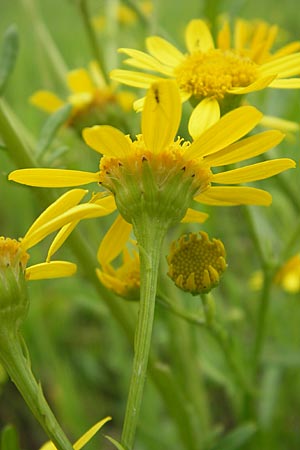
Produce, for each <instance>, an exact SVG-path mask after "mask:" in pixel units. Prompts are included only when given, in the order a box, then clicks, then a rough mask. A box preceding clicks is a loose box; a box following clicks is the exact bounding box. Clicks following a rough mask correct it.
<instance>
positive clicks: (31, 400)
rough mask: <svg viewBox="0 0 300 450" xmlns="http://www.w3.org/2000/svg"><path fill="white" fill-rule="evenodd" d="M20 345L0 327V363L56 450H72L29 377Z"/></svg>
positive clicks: (17, 338)
mask: <svg viewBox="0 0 300 450" xmlns="http://www.w3.org/2000/svg"><path fill="white" fill-rule="evenodd" d="M22 345H23V347H24V345H25V344H24V343H23V342H22ZM22 345H21V343H20V337H19V336H18V334H17V332H12V331H11V330H6V329H5V324H1V333H0V361H1V362H2V364H3V366H4V367H5V369H6V370H7V373H8V374H9V376H10V378H11V380H12V381H13V382H14V384H15V385H16V387H17V388H18V390H19V391H20V393H21V394H22V397H23V398H24V400H25V402H26V403H27V405H28V407H29V408H30V410H31V411H32V413H33V415H34V416H35V418H36V419H37V420H38V422H39V423H40V424H41V426H42V427H43V428H44V430H45V432H46V433H47V435H48V437H49V438H50V440H51V441H52V442H53V443H54V444H55V446H56V448H57V450H73V447H72V445H71V443H70V442H69V440H68V439H67V437H66V435H65V434H64V432H63V430H62V429H61V427H60V425H59V424H58V422H57V420H56V418H55V417H54V414H53V412H52V411H51V409H50V407H49V405H48V403H47V401H46V399H45V397H44V394H43V391H42V388H41V385H40V384H39V383H38V382H37V381H36V379H35V378H34V376H33V373H32V371H31V368H30V363H29V361H28V358H26V356H25V355H24V352H23V349H22Z"/></svg>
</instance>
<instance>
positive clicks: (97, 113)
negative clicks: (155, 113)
mask: <svg viewBox="0 0 300 450" xmlns="http://www.w3.org/2000/svg"><path fill="white" fill-rule="evenodd" d="M66 82H67V86H68V88H69V95H68V96H67V97H66V99H65V100H62V99H61V98H60V97H58V96H57V95H56V94H54V93H53V92H50V91H46V90H39V91H37V92H35V93H34V94H33V95H32V96H31V97H30V102H31V103H32V104H33V105H35V106H37V107H38V108H40V109H42V110H43V111H45V112H47V113H50V114H51V113H54V112H56V111H57V110H58V109H60V108H61V107H62V106H64V105H66V104H70V105H71V106H72V111H71V116H70V119H69V125H72V124H76V123H77V122H78V121H80V120H81V119H82V118H83V119H84V118H85V117H86V116H88V117H89V118H90V119H92V118H93V117H94V121H96V123H97V122H98V123H99V121H100V120H102V121H103V122H105V121H106V120H107V111H108V108H109V107H110V106H114V105H118V106H120V107H121V109H122V110H124V111H129V110H130V109H131V108H132V103H133V101H134V99H135V96H134V95H133V94H132V93H131V92H128V91H123V92H117V91H116V86H114V85H113V84H110V85H107V83H106V82H105V80H104V77H103V75H102V72H101V70H100V68H99V65H98V64H97V63H96V62H95V61H93V62H91V63H90V65H89V70H86V69H84V68H79V69H74V70H72V71H70V72H68V73H67V75H66Z"/></svg>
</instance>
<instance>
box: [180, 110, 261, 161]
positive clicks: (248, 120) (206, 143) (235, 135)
mask: <svg viewBox="0 0 300 450" xmlns="http://www.w3.org/2000/svg"><path fill="white" fill-rule="evenodd" d="M261 117H262V113H261V112H259V111H258V110H257V109H256V108H254V107H253V106H241V107H240V108H236V109H234V110H233V111H230V112H229V113H227V114H225V115H224V116H223V117H221V119H220V120H219V121H218V122H217V123H216V124H214V125H212V126H211V127H210V128H209V129H207V130H206V131H204V133H203V134H202V135H201V136H200V137H199V138H198V139H196V140H195V141H194V142H193V143H192V145H190V147H188V149H187V150H186V152H185V157H186V158H187V159H191V158H200V157H203V156H207V155H210V154H212V153H215V152H217V151H218V150H221V149H222V148H224V147H226V146H227V145H230V144H231V143H232V142H235V141H237V140H238V139H240V138H241V137H242V136H244V135H245V134H246V133H248V132H249V131H250V130H252V128H254V127H255V125H257V123H258V122H259V121H260V119H261Z"/></svg>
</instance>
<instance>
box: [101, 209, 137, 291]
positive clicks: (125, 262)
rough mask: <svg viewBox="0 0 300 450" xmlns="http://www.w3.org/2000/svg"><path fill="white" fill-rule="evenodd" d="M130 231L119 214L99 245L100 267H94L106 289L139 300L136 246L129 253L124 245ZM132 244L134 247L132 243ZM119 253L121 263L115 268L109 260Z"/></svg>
mask: <svg viewBox="0 0 300 450" xmlns="http://www.w3.org/2000/svg"><path fill="white" fill-rule="evenodd" d="M130 232H131V225H130V224H128V223H126V222H124V221H123V220H122V219H121V216H119V217H118V219H117V220H116V221H115V223H114V225H113V226H111V228H110V229H109V231H108V232H107V233H106V235H105V237H104V238H103V240H102V242H101V244H100V246H99V250H98V255H97V257H98V261H99V263H100V266H101V269H96V272H97V275H98V278H99V280H100V281H101V283H102V284H103V285H104V286H105V287H106V288H107V289H109V290H111V291H113V292H114V293H115V294H117V295H119V296H120V297H123V298H125V299H127V300H139V298H140V259H139V254H138V251H137V249H136V248H135V249H134V250H133V251H132V252H131V254H130V253H129V251H128V249H127V247H126V243H127V241H128V240H129V235H130ZM132 246H133V247H136V245H135V244H134V243H132ZM120 254H122V263H121V264H119V265H118V266H119V267H118V268H117V269H115V268H114V267H113V266H112V264H111V262H112V261H113V260H114V259H116V258H117V257H118V256H120Z"/></svg>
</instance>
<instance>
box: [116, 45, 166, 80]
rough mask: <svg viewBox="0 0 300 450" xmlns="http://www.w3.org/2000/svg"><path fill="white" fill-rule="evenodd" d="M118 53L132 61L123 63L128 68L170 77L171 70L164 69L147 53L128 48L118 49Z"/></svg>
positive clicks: (127, 60) (164, 67)
mask: <svg viewBox="0 0 300 450" xmlns="http://www.w3.org/2000/svg"><path fill="white" fill-rule="evenodd" d="M118 51H119V52H120V53H125V54H126V55H128V56H130V57H131V58H132V59H126V60H125V61H124V62H125V63H126V64H129V65H130V66H134V67H138V68H140V69H146V70H155V71H157V72H160V73H162V74H164V75H172V74H173V70H172V69H171V68H170V67H166V66H164V65H163V64H160V63H159V62H158V61H157V60H156V59H155V58H153V57H152V56H150V55H147V53H144V52H140V51H139V50H134V49H130V48H119V49H118Z"/></svg>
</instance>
